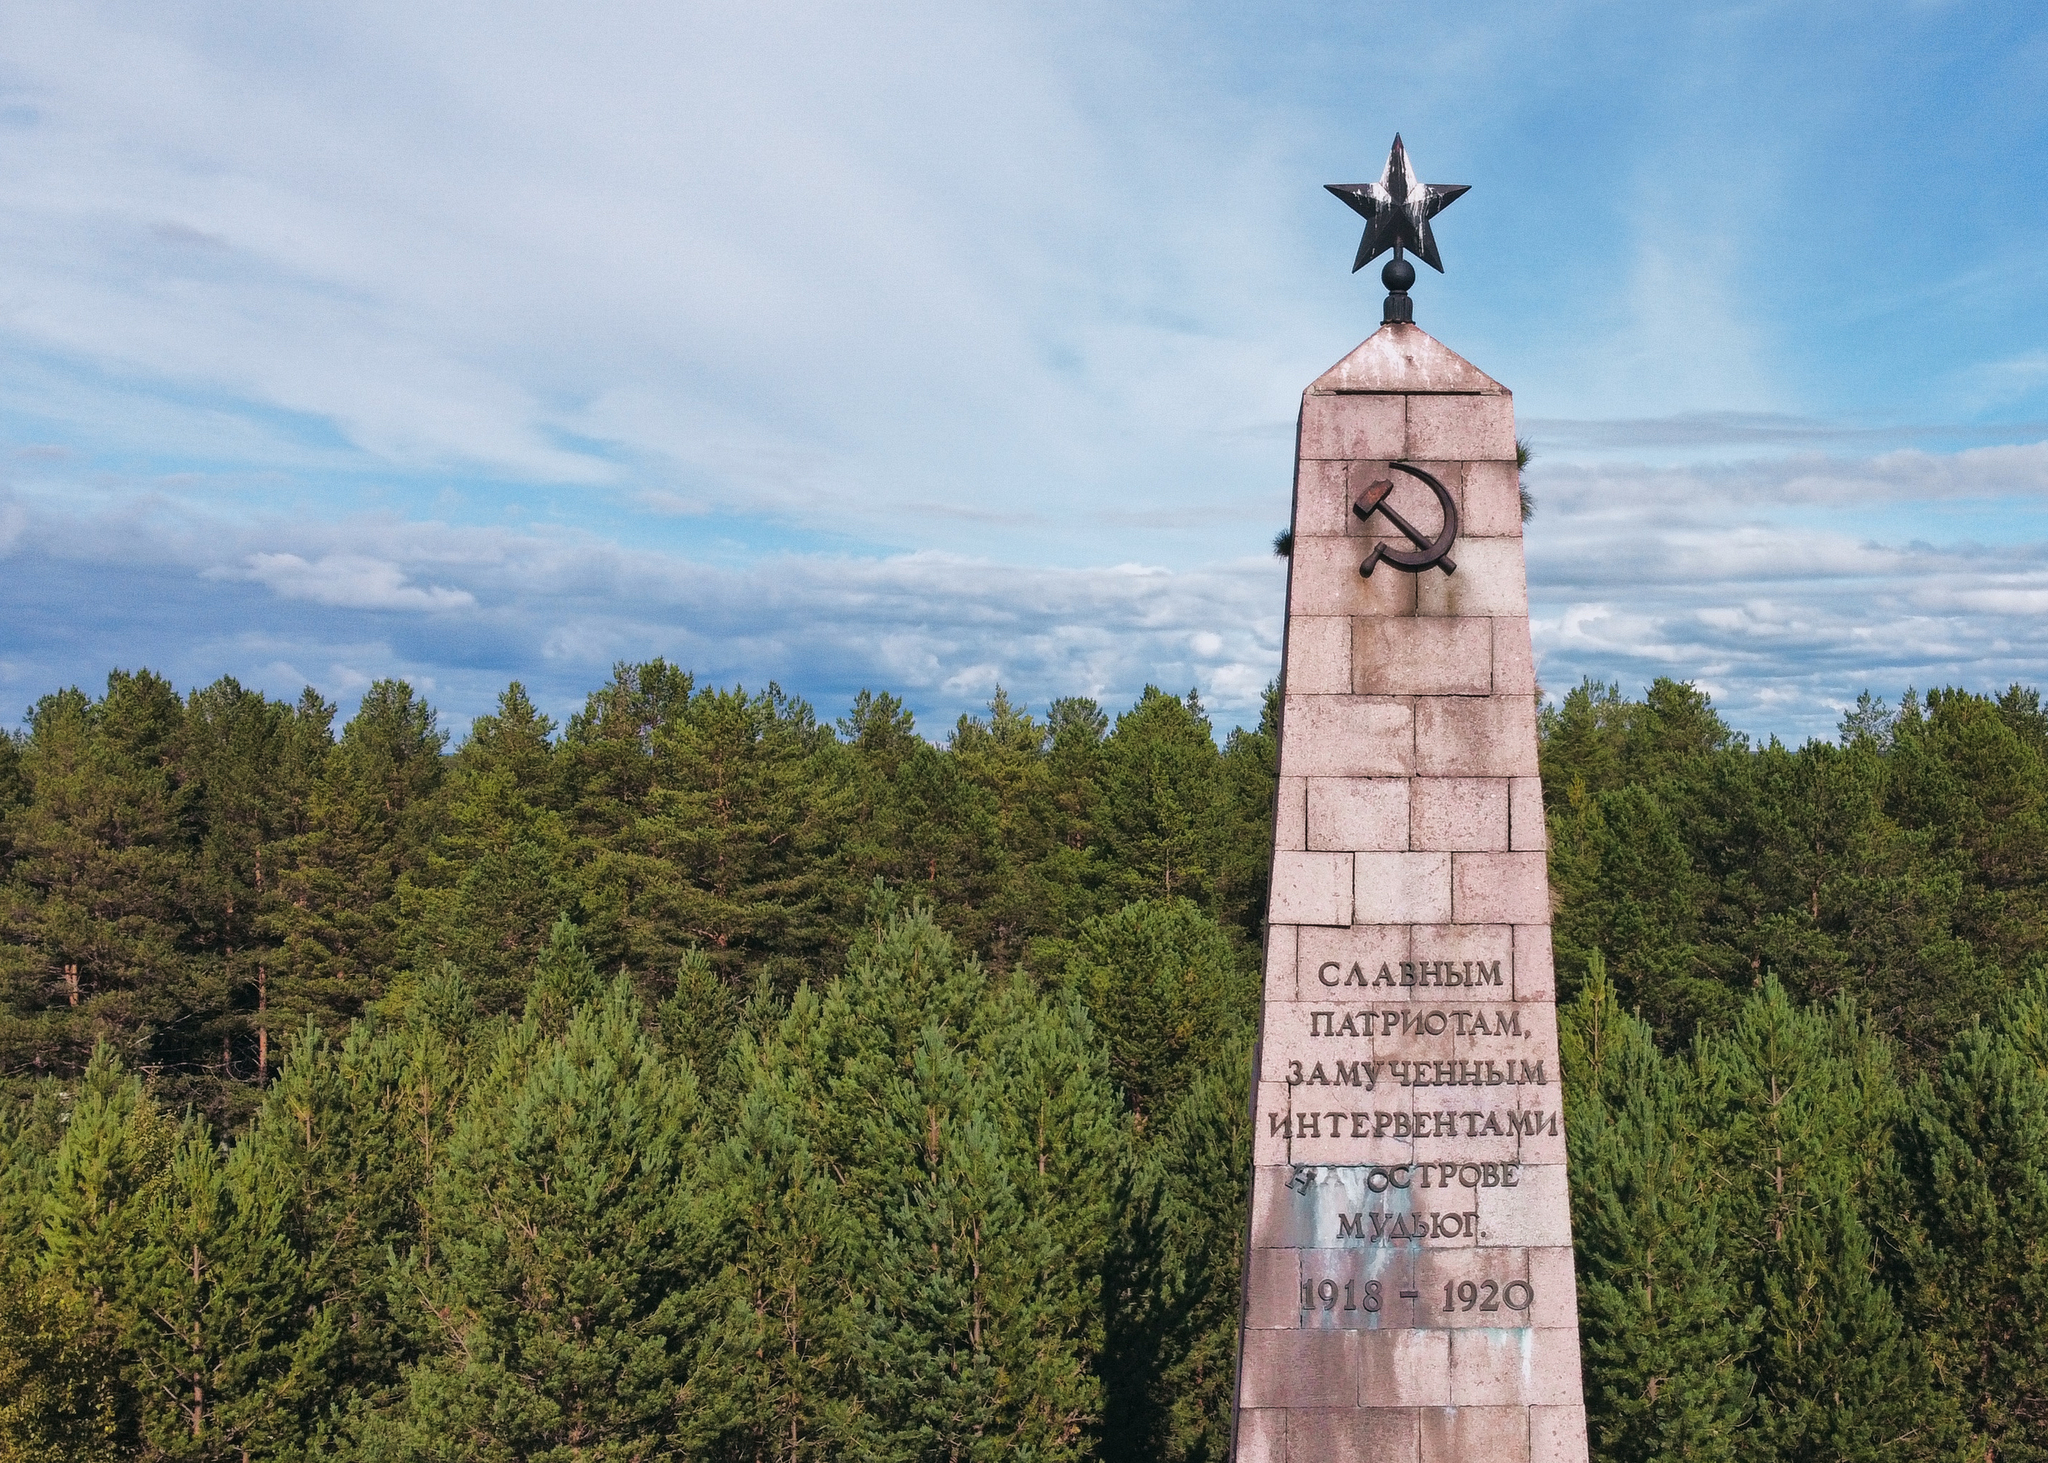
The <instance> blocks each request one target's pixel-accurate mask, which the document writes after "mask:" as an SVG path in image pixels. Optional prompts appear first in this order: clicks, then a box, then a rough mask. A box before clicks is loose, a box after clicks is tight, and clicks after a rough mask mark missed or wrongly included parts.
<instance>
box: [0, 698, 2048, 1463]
mask: <svg viewBox="0 0 2048 1463" xmlns="http://www.w3.org/2000/svg"><path fill="white" fill-rule="evenodd" d="M1273 715H1274V711H1273V702H1272V697H1271V695H1270V694H1269V697H1268V708H1267V716H1266V720H1265V723H1264V724H1263V725H1262V726H1260V727H1259V728H1258V729H1256V730H1239V731H1233V732H1231V733H1230V734H1229V735H1228V736H1227V737H1223V738H1221V739H1220V740H1219V738H1218V736H1217V734H1216V729H1215V727H1214V726H1213V724H1212V722H1211V720H1210V719H1209V717H1208V716H1207V714H1206V713H1205V712H1204V710H1203V707H1202V706H1201V704H1200V701H1199V699H1198V698H1197V697H1196V696H1195V695H1194V694H1192V693H1190V694H1188V695H1185V696H1176V695H1173V694H1169V693H1166V692H1162V691H1159V690H1156V689H1148V690H1147V691H1146V692H1145V693H1144V695H1143V696H1142V698H1140V699H1139V700H1138V701H1137V703H1136V704H1135V705H1132V706H1130V707H1128V708H1126V709H1123V710H1122V711H1121V712H1118V713H1115V714H1113V715H1112V713H1111V711H1109V710H1105V709H1104V708H1102V707H1100V706H1098V705H1097V704H1096V703H1095V702H1093V701H1090V700H1087V699H1083V698H1071V699H1065V700H1059V701H1055V702H1053V703H1052V704H1051V705H1050V706H1047V707H1044V708H1041V709H1040V710H1039V711H1038V712H1037V713H1034V712H1032V711H1031V710H1029V709H1027V708H1025V707H1022V706H1018V705H1014V704H1012V702H1011V701H1010V700H1009V699H1008V698H1007V697H1005V696H1004V695H1003V694H1002V693H1000V692H998V693H997V695H996V696H995V698H994V700H993V701H992V702H991V703H990V704H989V706H988V707H987V709H986V712H985V713H984V714H982V715H980V716H976V717H963V718H962V719H961V720H960V721H959V722H958V724H957V725H955V726H954V727H952V728H951V729H950V731H948V732H946V733H945V734H944V735H943V737H942V738H940V739H939V740H937V741H935V740H931V739H928V729H920V728H917V727H915V726H914V725H913V722H912V718H911V716H910V715H909V714H908V712H907V711H906V709H905V707H904V704H903V703H902V702H901V701H899V700H897V699H896V698H895V697H893V696H890V695H886V694H868V693H863V694H862V695H861V696H859V697H858V698H857V699H856V700H855V702H854V704H853V705H852V707H851V708H850V709H849V710H848V712H847V714H846V715H845V716H844V717H843V718H841V719H838V720H836V721H825V720H821V719H820V718H819V716H818V714H817V713H816V712H814V711H813V709H812V708H811V707H809V706H807V705H806V704H804V703H803V702H802V701H801V700H798V699H796V698H794V697H791V696H789V695H786V694H784V693H783V692H782V691H780V690H779V689H777V688H775V687H772V686H771V687H770V688H768V689H767V690H765V691H761V692H748V691H745V690H743V689H737V688H735V689H723V688H719V687H713V686H699V685H698V684H697V683H696V682H695V680H694V679H693V678H692V676H690V675H689V674H687V673H686V672H684V671H682V670H680V669H678V668H676V667H674V666H671V665H668V664H666V663H664V662H662V661H654V662H651V663H647V664H640V665H630V666H621V667H619V668H618V670H617V671H616V672H615V674H614V676H613V679H612V681H611V683H610V684H608V685H606V686H604V687H603V688H602V689H600V690H598V691H596V692H595V693H593V694H592V695H591V696H590V697H589V698H588V701H587V704H586V705H585V707H584V709H583V710H582V711H581V712H579V713H578V714H576V715H575V716H573V717H571V718H570V719H569V720H568V722H567V724H566V725H564V726H557V725H556V724H555V723H554V722H553V721H552V720H551V719H550V718H548V717H547V716H544V715H542V714H541V713H540V712H539V711H538V710H537V709H536V708H535V706H534V705H533V703H532V702H531V701H530V700H529V698H528V696H527V695H526V693H525V692H524V691H523V690H522V689H521V687H519V686H518V685H516V684H515V685H513V686H511V687H510V688H509V689H507V690H506V691H505V692H504V694H503V696H502V697H501V698H500V700H499V702H498V705H497V709H496V711H495V713H494V714H492V715H489V716H485V717H482V718H479V719H478V720H477V721H476V722H475V723H474V725H473V726H472V728H471V729H470V731H469V732H468V733H467V735H466V736H464V737H463V738H461V739H460V741H459V744H455V743H452V742H451V739H450V738H449V736H447V735H446V734H445V733H444V731H443V730H442V729H441V727H440V724H439V720H438V717H437V714H436V712H435V711H434V709H433V708H432V707H431V706H430V705H428V704H427V702H426V701H424V700H423V699H422V698H421V697H420V696H419V695H418V694H416V693H415V692H414V691H413V690H412V689H411V688H409V687H408V686H406V685H405V684H403V683H400V682H380V683H378V684H376V685H374V686H373V687H371V689H370V690H369V692H368V693H367V694H366V695H365V696H364V698H363V700H362V703H361V705H360V706H359V707H358V708H357V709H355V711H354V712H353V714H352V715H350V716H348V717H347V719H346V721H345V722H343V721H341V716H342V713H341V712H340V710H339V709H338V708H336V707H335V706H332V705H329V704H327V703H326V702H324V701H323V700H322V699H321V698H320V697H319V696H318V695H317V694H315V693H314V692H312V691H308V692H306V693H305V694H304V695H303V696H302V697H301V698H300V699H299V700H298V701H297V702H296V703H295V704H294V703H286V702H280V701H272V700H268V699H266V698H265V697H264V696H262V695H260V694H257V693H255V692H252V691H249V690H246V689H244V688H243V687H241V686H239V685H237V684H236V683H235V682H233V681H232V680H223V681H220V682H217V683H216V684H214V685H211V686H207V687H205V688H203V689H199V690H193V691H190V692H186V693H181V692H180V691H179V690H178V689H176V688H174V687H173V686H172V685H170V684H169V683H168V682H166V681H165V680H163V679H162V678H160V677H158V676H156V675H154V674H151V673H149V672H147V671H138V672H133V673H129V672H116V673H114V674H113V675H112V676H110V677H109V678H108V681H107V683H106V686H105V689H104V692H103V693H99V694H87V693H84V692H81V691H78V690H66V691H61V692H58V693H55V694H52V695H49V696H46V697H45V698H44V699H42V700H41V701H39V702H38V703H37V704H36V705H35V706H34V707H33V708H32V710H31V711H30V713H29V715H28V717H27V719H26V722H25V724H24V727H23V729H22V730H21V731H20V732H18V733H15V734H11V735H7V736H0V1460H9V1463H11V1460H28V1459H36V1460H68V1459H114V1458H136V1459H177V1460H236V1463H241V1460H250V1459H264V1460H268V1459H279V1460H299V1459H308V1460H310V1459H327V1458H333V1459H365V1460H382V1459H392V1460H413V1459H417V1460H429V1459H431V1460H456V1459H462V1460H514V1459H518V1460H551V1463H552V1460H564V1463H566V1460H572V1459H573V1460H592V1463H595V1460H607V1463H609V1460H629V1459H648V1460H651V1459H667V1458H674V1459H707V1460H733V1463H738V1460H749V1463H770V1460H774V1463H799V1460H826V1459H835V1460H836V1459H845V1460H858V1463H869V1460H873V1463H884V1460H890V1463H893V1460H911V1459H917V1460H927V1459H928V1460H945V1463H965V1460H984V1459H985V1460H996V1459H1003V1460H1042V1463H1066V1460H1082V1459H1095V1458H1101V1459H1111V1460H1140V1459H1144V1460H1154V1459H1156V1460H1172V1463H1180V1460H1189V1463H1193V1460H1205V1463H1221V1460H1223V1459H1224V1458H1225V1456H1226V1454H1227V1450H1228V1444H1229V1429H1230V1410H1231V1398H1232V1386H1233V1376H1232V1372H1233V1366H1234V1358H1235V1352H1236V1340H1237V1318H1238V1302H1239V1273H1238V1272H1239V1265H1240V1254H1241V1250H1242V1247H1243V1244H1244V1224H1245V1202H1246V1184H1245V1175H1246V1173H1247V1171H1248V1169H1249V1165H1250V1151H1251V1136H1252V1135H1251V1129H1250V1123H1249V1118H1248V1112H1247V1085H1248V1082H1249V1074H1250V1067H1251V1058H1252V1048H1253V1042H1254V1038H1255V1035H1256V1025H1257V1021H1258V993H1259V984H1258V965H1259V943H1260V936H1261V930H1260V919H1261V912H1262V910H1263V907H1264V899H1265V881H1266V869H1267V864H1268V861H1269V858H1270V845H1271V840H1272V803H1273V795H1274V776H1275V773H1274V737H1273ZM1541 735H1542V758H1543V781H1544V790H1545V797H1546V803H1547V807H1548V812H1549V820H1550V846H1551V851H1550V862H1551V879H1552V886H1553V889H1554V894H1555V900H1556V904H1557V911H1556V941H1557V955H1558V963H1559V1018H1560V1024H1561V1032H1562V1054H1563V1067H1564V1070H1563V1072H1562V1073H1561V1074H1560V1076H1559V1080H1561V1081H1562V1083H1563V1086H1564V1089H1565V1091H1564V1106H1565V1110H1566V1114H1567V1124H1568V1128H1569V1144H1570V1153H1571V1162H1572V1165H1573V1169H1572V1182H1573V1193H1572V1208H1573V1225H1574V1231H1575V1235H1576V1243H1577V1249H1578V1266H1579V1286H1580V1296H1579V1302H1580V1309H1581V1315H1582V1328H1583V1336H1584V1370H1585V1379H1586V1389H1587V1404H1588V1408H1589V1412H1590V1416H1591V1426H1592V1444H1593V1451H1594V1455H1595V1457H1596V1458H1598V1459H1601V1460H1604V1463H1638V1460H1651V1459H1684V1460H1698V1463H1711V1460H1730V1463H1734V1460H1741V1463H1780V1460H1782V1463H1849V1460H1880V1459H1882V1460H1893V1459H1896V1460H1907V1459H1954V1460H1957V1463H1964V1460H1984V1463H1991V1460H1997V1463H2008V1460H2009V1463H2048V839H2044V833H2048V712H2044V710H2043V708H2042V706H2041V704H2040V699H2039V696H2038V695H2037V693H2036V692H2034V691H2032V690H2028V689H2025V688H2022V687H2018V686H2015V687H2013V688H2012V689H2011V690H2009V691H2007V692H2006V693H2005V694H2003V695H2001V696H1996V697H1986V696H1981V695H1977V694H1972V693H1969V692H1964V691H1959V690H1937V691H1932V692H1928V693H1925V694H1920V693H1914V692H1909V693H1908V694H1906V695H1905V696H1904V697H1903V698H1902V699H1901V700H1899V701H1898V702H1897V703H1896V704H1894V703H1891V702H1888V701H1878V700H1876V699H1873V698H1871V697H1869V696H1866V697H1865V698H1864V700H1863V701H1862V703H1861V704H1859V705H1858V706H1857V707H1856V708H1855V709H1854V710H1853V711H1852V712H1850V713H1849V714H1848V715H1846V716H1845V717H1844V718H1843V721H1842V724H1841V729H1840V735H1839V736H1838V737H1837V738H1836V739H1834V740H1831V741H1825V742H1822V741H1815V742H1810V743H1808V744H1807V745H1804V746H1801V747H1797V748H1793V747H1788V746H1785V745H1782V744H1780V743H1779V742H1777V741H1775V740H1772V741H1768V742H1762V743H1759V742H1756V741H1753V740H1751V739H1749V738H1747V737H1745V736H1743V735H1740V734H1738V733H1736V732H1734V731H1733V730H1731V729H1730V728H1729V727H1728V725H1727V724H1726V723H1725V722H1724V721H1723V720H1722V719H1721V717H1720V716H1719V715H1718V714H1717V713H1716V711H1715V710H1714V708H1713V706H1712V705H1711V704H1710V702H1709V700H1708V698H1707V697H1706V696H1704V695H1703V694H1701V693H1700V692H1699V691H1698V690H1696V689H1695V688H1693V687H1692V686H1689V685H1686V684H1682V683H1677V682H1672V681H1659V682H1657V683H1656V684H1655V685H1653V686H1651V687H1649V688H1648V689H1647V691H1646V692H1645V693H1644V694H1643V696H1642V697H1641V699H1629V698H1628V697H1626V696H1625V695H1624V694H1623V693H1622V691H1621V690H1620V688H1618V687H1614V686H1605V685H1601V684H1598V683H1593V682H1588V683H1586V684H1584V685H1582V686H1580V687H1578V688H1577V689H1575V690H1572V691H1570V692H1569V693H1568V694H1565V695H1563V696H1562V697H1561V698H1557V699H1554V700H1552V701H1551V702H1549V703H1548V704H1547V706H1546V709H1545V711H1544V714H1543V721H1542V727H1541ZM1500 1463H1513V1460H1500Z"/></svg>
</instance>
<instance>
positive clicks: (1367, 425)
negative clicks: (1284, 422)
mask: <svg viewBox="0 0 2048 1463" xmlns="http://www.w3.org/2000/svg"><path fill="white" fill-rule="evenodd" d="M1407 453H1408V403H1407V402H1406V401H1405V400H1404V399H1403V398H1401V397H1398V396H1317V395H1314V394H1313V393H1311V394H1309V395H1307V396H1304V397H1302V399H1301V457H1302V461H1304V462H1308V461H1312V460H1315V459H1318V458H1320V459H1323V460H1330V459H1336V460H1339V461H1343V462H1351V461H1354V460H1355V459H1357V458H1361V457H1382V458H1394V457H1405V456H1406V455H1407ZM1438 455H1439V456H1443V455H1447V454H1441V453H1440V454H1438Z"/></svg>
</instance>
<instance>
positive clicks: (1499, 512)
mask: <svg viewBox="0 0 2048 1463" xmlns="http://www.w3.org/2000/svg"><path fill="white" fill-rule="evenodd" d="M1521 480H1522V475H1521V473H1519V472H1517V471H1516V470H1515V465H1514V463H1512V462H1471V463H1467V464H1466V465H1465V497H1464V501H1463V502H1461V503H1460V504H1459V505H1458V506H1459V509H1460V513H1461V520H1460V523H1459V528H1460V530H1461V531H1462V533H1463V535H1464V536H1465V537H1467V538H1520V537H1521V536H1522V491H1521ZM1453 557H1455V555H1454V556H1453Z"/></svg>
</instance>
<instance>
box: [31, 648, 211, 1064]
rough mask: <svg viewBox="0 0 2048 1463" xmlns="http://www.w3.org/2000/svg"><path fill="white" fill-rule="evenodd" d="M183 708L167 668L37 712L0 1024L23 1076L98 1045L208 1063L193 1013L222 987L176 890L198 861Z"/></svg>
mask: <svg viewBox="0 0 2048 1463" xmlns="http://www.w3.org/2000/svg"><path fill="white" fill-rule="evenodd" d="M182 715H183V712H182V707H181V705H180V703H179V701H178V698H177V695H176V693H175V692H173V691H172V690H171V689H170V687H169V685H168V684H166V683H165V682H164V681H163V680H161V679H160V678H159V677H156V676H154V675H152V674H150V673H149V672H148V671H142V672H139V673H136V674H134V675H130V674H128V673H127V672H124V671H116V672H114V673H113V674H112V675H111V676H109V677H108V678H107V694H106V697H105V698H104V699H103V700H101V701H99V702H97V703H95V702H93V701H91V700H89V699H88V698H87V697H86V696H84V695H83V694H82V693H80V692H79V691H77V690H75V689H73V690H68V691H62V692H59V693H57V694H55V695H52V696H46V697H44V698H43V699H42V700H41V701H39V702H37V703H36V706H35V709H34V711H33V712H32V713H31V714H30V717H29V735H28V739H27V742H26V744H25V745H24V746H23V748H22V749H21V773H22V775H23V777H24V778H25V780H26V782H27V783H28V786H29V789H30V797H29V800H28V802H27V803H26V805H24V806H17V808H16V809H15V811H14V812H13V813H11V814H9V815H8V817H7V822H6V827H5V830H4V833H0V841H4V843H5V845H6V847H7V850H8V873H9V877H8V879H7V882H6V884H5V886H4V888H0V925H4V934H5V937H6V939H7V941H8V943H10V944H12V945H13V946H15V948H16V951H17V952H18V953H17V954H16V955H15V957H14V958H13V959H11V960H10V961H9V962H8V964H9V965H10V966H11V967H12V971H11V974H12V977H13V978H12V979H11V980H10V982H9V984H10V987H11V990H10V992H9V994H10V997H11V999H10V1004H11V1005H12V1006H13V1010H12V1011H10V1012H9V1014H10V1015H11V1016H12V1017H13V1018H14V1019H13V1020H12V1021H10V1022H8V1023H7V1026H6V1028H4V1030H5V1032H6V1034H7V1035H8V1037H9V1038H10V1040H11V1043H12V1045H11V1048H10V1049H9V1050H7V1051H5V1052H0V1064H4V1066H5V1067H6V1068H7V1069H9V1070H12V1071H15V1072H35V1073H41V1072H52V1071H54V1072H66V1073H69V1072H76V1071H78V1070H79V1069H81V1068H82V1067H83V1066H84V1065H85V1063H86V1061H87V1059H88V1058H89V1057H90V1055H91V1053H92V1051H93V1048H94V1046H95V1045H96V1044H97V1042H98V1041H100V1040H101V1039H105V1040H108V1041H112V1042H116V1043H118V1044H119V1045H120V1047H121V1049H122V1050H123V1051H124V1052H125V1053H126V1054H127V1055H128V1056H129V1057H130V1058H131V1059H142V1058H145V1057H146V1058H148V1059H151V1060H153V1061H155V1062H158V1063H162V1064H165V1065H168V1066H170V1067H171V1068H172V1071H173V1074H174V1075H175V1076H176V1077H178V1078H181V1079H191V1078H194V1077H199V1076H201V1075H203V1073H204V1072H205V1070H206V1069H207V1068H208V1067H209V1066H210V1065H212V1063H211V1062H210V1061H209V1058H208V1054H207V1053H205V1052H203V1051H198V1050H194V1049H193V1046H192V1045H191V1043H190V1040H189V1033H190V1032H191V1031H192V1030H193V1029H194V1028H195V1026H196V1024H197V1023H195V1022H193V1021H192V1020H190V1019H189V1016H188V1013H189V1012H190V1010H191V1008H192V1007H193V1005H194V1004H195V1003H196V1004H198V1005H199V1006H200V1007H202V1009H204V1010H205V1011H206V1014H208V1015H211V1014H214V1012H216V1011H217V1010H218V1008H219V1005H220V1003H221V999H222V993H221V992H219V991H217V990H213V989H210V988H209V989H207V990H204V991H202V990H201V989H199V985H201V984H205V983H206V982H205V981H204V975H203V972H201V971H200V970H199V969H197V968H196V966H195V962H194V961H193V960H192V959H191V958H190V956H189V955H188V953H187V952H186V950H185V949H183V948H182V945H183V940H182V938H181V936H182V921H181V911H180V907H179V898H178V896H179V894H180V892H181V889H182V886H183V884H184V882H185V879H186V877H187V875H188V871H189V868H190V854H189V849H188V847H187V845H186V840H185V838H184V827H183V819H184V810H183V807H182V800H181V793H180V787H179V784H178V781H177V778H176V776H175V773H174V768H173V751H174V748H175V744H176V740H177V736H178V731H179V724H180V721H181V719H182Z"/></svg>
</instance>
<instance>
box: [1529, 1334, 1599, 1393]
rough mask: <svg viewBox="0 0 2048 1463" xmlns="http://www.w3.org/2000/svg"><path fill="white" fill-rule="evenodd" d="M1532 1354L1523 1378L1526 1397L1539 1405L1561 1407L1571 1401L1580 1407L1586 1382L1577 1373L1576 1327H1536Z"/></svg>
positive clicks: (1577, 1343)
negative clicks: (1526, 1372)
mask: <svg viewBox="0 0 2048 1463" xmlns="http://www.w3.org/2000/svg"><path fill="white" fill-rule="evenodd" d="M1532 1334H1533V1335H1534V1337H1535V1347H1534V1350H1535V1356H1534V1357H1533V1359H1532V1360H1533V1365H1532V1366H1531V1367H1530V1375H1529V1378H1528V1381H1527V1382H1526V1384H1525V1385H1526V1387H1527V1389H1528V1399H1529V1401H1530V1402H1532V1403H1535V1404H1537V1405H1539V1406H1546V1407H1561V1406H1569V1405H1571V1404H1573V1403H1576V1404H1578V1405H1579V1406H1581V1407H1583V1406H1584V1405H1585V1402H1586V1384H1585V1381H1584V1379H1583V1378H1582V1377H1581V1376H1580V1375H1579V1329H1578V1327H1576V1326H1573V1327H1571V1328H1570V1329H1569V1330H1566V1329H1562V1328H1561V1329H1558V1330H1555V1331H1545V1330H1538V1331H1536V1332H1534V1333H1532Z"/></svg>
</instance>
